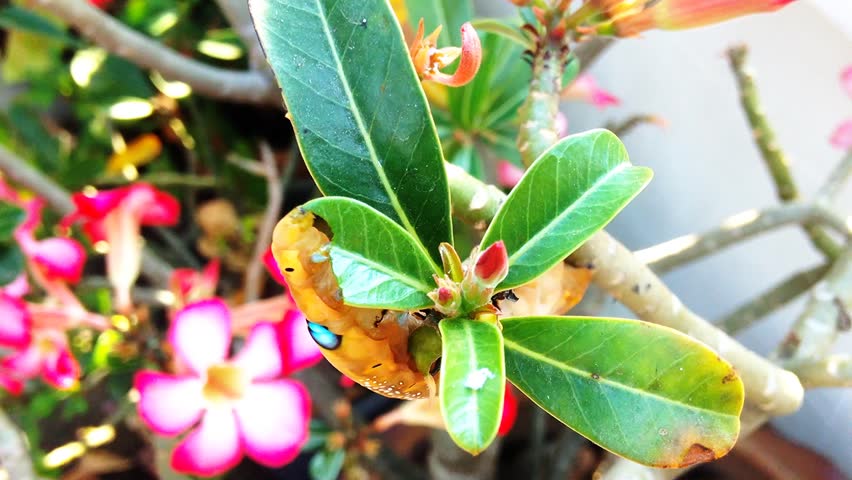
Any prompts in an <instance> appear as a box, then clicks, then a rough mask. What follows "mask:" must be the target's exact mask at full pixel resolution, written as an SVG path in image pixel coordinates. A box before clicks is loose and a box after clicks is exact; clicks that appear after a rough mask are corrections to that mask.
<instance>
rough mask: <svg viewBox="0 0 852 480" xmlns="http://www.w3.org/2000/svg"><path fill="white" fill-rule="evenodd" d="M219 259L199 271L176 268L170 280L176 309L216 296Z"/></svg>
mask: <svg viewBox="0 0 852 480" xmlns="http://www.w3.org/2000/svg"><path fill="white" fill-rule="evenodd" d="M219 268H220V265H219V259H213V260H211V261H210V263H208V264H207V266H206V267H204V270H202V271H200V272H199V271H197V270H193V269H191V268H176V269H175V270H174V272H172V277H171V278H170V279H169V286H170V287H171V291H172V294H174V296H175V304H174V306H175V308H178V309H180V308H183V307H184V306H185V305H187V304H190V303H193V302H197V301H199V300H206V299H208V298H212V297H214V296H215V295H216V285H218V284H219Z"/></svg>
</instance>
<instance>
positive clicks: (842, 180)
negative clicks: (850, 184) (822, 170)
mask: <svg viewBox="0 0 852 480" xmlns="http://www.w3.org/2000/svg"><path fill="white" fill-rule="evenodd" d="M850 176H852V151H850V152H849V153H847V154H846V156H845V157H843V159H842V160H841V161H840V163H838V164H837V166H836V167H835V168H834V170H832V171H831V173H830V174H829V175H828V180H826V182H825V183H824V184H823V185H822V187H820V189H819V191H817V194H816V197H815V202H816V203H817V204H820V205H825V206H827V207H828V206H830V205H831V204H832V203H833V202H834V200H835V198H837V196H838V195H839V194H840V192H841V191H842V190H843V187H845V186H846V182H847V181H848V180H849V177H850Z"/></svg>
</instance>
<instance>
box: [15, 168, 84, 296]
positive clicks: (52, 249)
mask: <svg viewBox="0 0 852 480" xmlns="http://www.w3.org/2000/svg"><path fill="white" fill-rule="evenodd" d="M0 200H3V201H6V202H9V203H11V204H13V205H16V206H18V207H20V208H22V209H24V211H25V212H26V219H25V220H24V222H23V223H22V224H21V225H20V226H19V227H18V228H17V229H16V230H15V240H16V241H17V242H18V245H19V246H20V247H21V251H22V252H23V253H24V255H25V256H26V257H27V260H28V261H29V263H30V266H31V267H33V268H39V269H41V270H42V271H43V272H44V274H45V276H46V277H47V278H48V279H49V280H59V281H63V282H68V283H77V282H78V281H80V275H81V274H82V273H83V266H84V265H85V263H86V252H85V250H83V247H82V245H80V243H79V242H77V241H76V240H73V239H70V238H61V237H53V238H47V239H44V240H37V239H36V237H35V231H36V229H38V226H39V224H40V223H41V210H42V208H43V207H44V200H42V199H40V198H35V199H32V200H29V201H26V200H23V199H22V198H21V196H20V195H18V193H17V192H16V191H14V190H13V189H12V188H11V187H9V186H8V185H6V184H5V183H4V182H3V181H2V180H0Z"/></svg>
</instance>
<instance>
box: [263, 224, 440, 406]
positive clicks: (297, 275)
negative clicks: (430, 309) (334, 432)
mask: <svg viewBox="0 0 852 480" xmlns="http://www.w3.org/2000/svg"><path fill="white" fill-rule="evenodd" d="M328 245H329V239H328V237H327V236H326V235H325V234H324V233H322V232H321V231H319V230H317V228H316V227H314V214H313V213H310V212H308V211H305V210H304V209H302V208H296V209H294V210H293V211H291V212H290V213H289V214H287V216H286V217H284V218H283V219H282V220H281V221H280V222H278V225H277V226H276V227H275V232H274V233H273V236H272V255H273V256H274V257H275V261H276V263H277V264H278V267H279V269H280V270H281V273H282V274H284V277H286V278H287V283H288V285H289V287H290V292H291V294H292V295H293V299H294V300H295V301H296V305H298V307H299V309H300V310H301V311H302V313H304V314H305V317H307V319H308V322H309V323H308V328H309V330H310V332H311V336H312V337H313V338H314V340H315V341H316V342H317V344H318V345H319V346H320V350H321V351H322V353H323V355H324V356H325V358H326V359H327V360H328V361H329V362H331V364H332V365H334V366H335V367H336V368H337V369H338V370H340V371H341V372H342V373H343V374H344V375H346V376H348V377H349V378H351V379H352V380H354V381H356V382H358V383H359V384H361V385H363V386H364V387H366V388H368V389H370V390H372V391H374V392H376V393H379V394H381V395H384V396H387V397H392V398H401V399H408V400H412V399H418V398H426V397H429V396H431V395H433V394H434V391H435V390H434V385H435V381H434V378H433V377H432V376H431V375H423V374H422V373H420V372H419V371H418V370H417V368H416V366H415V364H414V360H413V358H412V357H411V355H410V354H409V352H408V337H409V334H410V333H411V332H413V331H414V330H415V329H416V328H417V327H420V326H421V325H422V324H423V322H422V321H421V320H420V319H419V318H418V317H416V316H414V315H411V314H409V313H407V312H398V311H390V310H380V309H371V308H361V307H353V306H349V305H345V304H344V303H343V299H342V296H341V294H340V292H339V287H338V283H337V279H336V278H335V276H334V273H333V271H332V269H331V261H330V260H329V258H328V253H327V249H328Z"/></svg>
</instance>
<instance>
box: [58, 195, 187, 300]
mask: <svg viewBox="0 0 852 480" xmlns="http://www.w3.org/2000/svg"><path fill="white" fill-rule="evenodd" d="M72 200H73V201H74V204H75V205H76V207H77V211H76V212H75V213H74V214H72V215H71V216H70V217H69V218H68V219H66V222H68V221H74V220H76V219H79V218H82V219H84V220H85V224H84V227H83V228H84V231H85V232H86V233H87V235H89V237H90V240H91V241H92V242H99V241H105V242H106V243H107V244H108V245H109V251H108V253H107V257H106V264H107V276H108V277H109V280H110V283H111V284H112V286H113V288H114V290H115V297H116V307H117V309H118V310H119V311H121V312H128V311H130V309H131V308H132V306H133V305H132V300H131V296H130V290H131V287H132V286H133V284H134V283H135V282H136V278H137V277H138V276H139V268H140V266H141V263H142V244H143V241H142V236H141V234H140V232H141V227H142V226H143V225H150V226H170V225H174V224H176V223H177V221H178V219H179V217H180V204H179V203H178V201H177V200H176V199H175V198H174V197H172V196H171V195H169V194H168V193H165V192H162V191H160V190H157V189H156V188H154V187H152V186H151V185H148V184H144V183H137V184H133V185H130V186H128V187H121V188H116V189H113V190H102V191H98V190H94V189H92V190H91V191H84V192H82V193H76V194H74V195H73V196H72Z"/></svg>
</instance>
